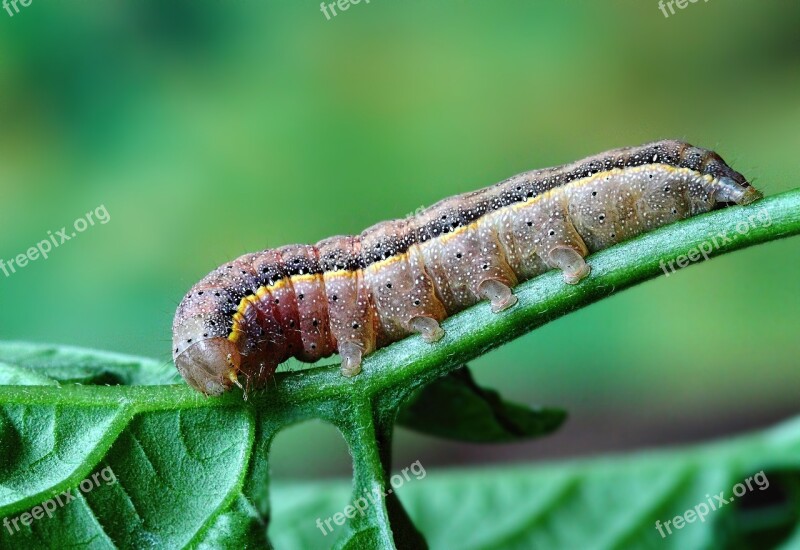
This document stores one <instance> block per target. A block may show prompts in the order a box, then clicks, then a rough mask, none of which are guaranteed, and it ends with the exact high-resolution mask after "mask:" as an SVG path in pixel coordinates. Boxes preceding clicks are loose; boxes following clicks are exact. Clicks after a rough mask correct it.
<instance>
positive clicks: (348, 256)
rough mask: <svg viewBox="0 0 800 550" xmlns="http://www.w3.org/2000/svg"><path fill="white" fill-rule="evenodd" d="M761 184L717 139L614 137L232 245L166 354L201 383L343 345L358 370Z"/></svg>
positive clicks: (219, 384) (179, 321) (179, 315)
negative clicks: (544, 163) (263, 246)
mask: <svg viewBox="0 0 800 550" xmlns="http://www.w3.org/2000/svg"><path fill="white" fill-rule="evenodd" d="M761 197H762V194H761V193H760V192H759V191H757V190H756V189H755V188H753V187H752V186H751V185H750V184H749V183H748V181H747V180H746V179H745V178H744V176H742V175H741V174H740V173H738V172H736V171H734V170H733V169H732V168H731V167H729V166H728V165H727V164H726V163H725V161H723V160H722V158H721V157H720V156H719V155H718V154H716V153H714V152H713V151H710V150H707V149H702V148H699V147H694V146H692V145H689V144H688V143H683V142H679V141H672V140H667V141H659V142H654V143H649V144H646V145H642V146H639V147H627V148H622V149H615V150H612V151H608V152H605V153H601V154H599V155H595V156H591V157H588V158H586V159H583V160H579V161H577V162H574V163H572V164H566V165H563V166H558V167H554V168H545V169H539V170H533V171H530V172H525V173H522V174H519V175H516V176H513V177H511V178H509V179H507V180H504V181H502V182H500V183H497V184H495V185H493V186H490V187H487V188H485V189H481V190H479V191H474V192H471V193H465V194H462V195H457V196H454V197H451V198H448V199H444V200H442V201H440V202H438V203H436V204H435V205H433V206H431V207H429V208H426V209H424V210H422V211H419V212H418V213H417V214H415V215H413V216H411V217H408V218H406V219H398V220H391V221H386V222H382V223H379V224H377V225H374V226H372V227H370V228H368V229H366V230H365V231H363V232H362V233H361V234H360V235H356V236H336V237H331V238H328V239H324V240H322V241H320V242H318V243H317V244H316V245H300V244H298V245H289V246H284V247H281V248H277V249H273V250H264V251H262V252H256V253H254V254H247V255H244V256H241V257H240V258H237V259H235V260H233V261H231V262H229V263H226V264H225V265H222V266H221V267H219V268H217V269H216V270H214V271H212V272H211V273H209V274H208V275H207V276H206V277H204V278H203V279H202V280H201V281H200V282H198V283H197V284H196V285H195V286H194V287H192V289H191V290H189V292H188V294H186V296H185V297H184V298H183V300H182V301H181V303H180V305H179V306H178V309H177V311H176V314H175V319H174V322H173V358H174V361H175V365H176V367H177V369H178V371H179V372H180V374H181V375H182V376H183V378H184V379H185V380H186V381H187V382H188V383H189V384H190V385H191V386H192V387H194V388H195V389H197V390H198V391H200V392H202V393H204V394H206V395H220V394H222V393H223V392H225V391H226V390H229V389H230V388H231V387H232V386H233V385H234V384H235V385H237V386H239V387H242V386H241V383H240V380H239V379H240V377H242V378H244V379H245V382H246V387H245V388H244V389H245V395H246V392H247V390H248V389H249V388H251V387H262V386H263V385H264V384H265V383H266V381H267V380H268V379H269V377H270V376H272V375H273V373H274V372H275V370H276V368H277V367H278V365H279V364H280V363H282V362H284V361H285V360H287V359H288V358H290V357H296V358H298V359H299V360H301V361H305V362H314V361H317V360H318V359H320V358H324V357H328V356H330V355H332V354H334V353H337V352H338V353H339V355H340V357H341V360H342V363H341V371H342V374H344V375H345V376H354V375H356V374H358V373H359V372H360V370H361V362H362V359H363V357H364V356H366V355H368V354H369V353H372V352H373V351H375V350H376V349H379V348H381V347H384V346H387V345H389V344H390V343H392V342H395V341H397V340H400V339H402V338H405V337H406V336H409V335H411V334H420V335H421V337H422V338H423V339H424V340H425V341H427V342H435V341H437V340H439V339H440V338H441V337H442V336H443V334H444V332H443V330H442V328H441V326H440V322H441V321H442V320H443V319H445V318H446V317H448V316H450V315H453V314H454V313H456V312H458V311H461V310H463V309H465V308H467V307H469V306H471V305H473V304H475V303H477V302H478V301H481V300H488V301H489V302H490V305H491V310H492V311H493V312H494V313H498V314H499V313H501V312H502V311H504V310H506V309H508V308H510V307H513V306H514V304H515V303H516V302H517V298H516V297H515V296H514V292H513V288H514V286H516V285H517V284H518V283H520V282H521V281H525V280H527V279H530V278H532V277H535V276H537V275H539V274H541V273H544V272H545V271H548V270H550V269H560V270H561V271H562V273H563V278H564V281H565V283H567V284H578V283H579V282H580V281H581V280H582V279H583V278H585V277H586V276H588V275H589V273H590V266H589V265H588V264H587V263H586V261H585V260H584V258H585V257H586V256H587V255H589V254H591V253H592V252H595V251H598V250H601V249H604V248H607V247H609V246H612V245H614V244H616V243H619V242H622V241H625V240H627V239H630V238H632V237H634V236H636V235H639V234H641V233H643V232H646V231H650V230H652V229H654V228H657V227H660V226H663V225H666V224H669V223H672V222H674V221H676V220H680V219H683V218H687V217H690V216H694V215H697V214H700V213H703V212H707V211H710V210H712V209H714V208H718V207H723V206H726V205H730V204H732V203H736V204H749V203H751V202H753V201H754V200H757V199H759V198H761Z"/></svg>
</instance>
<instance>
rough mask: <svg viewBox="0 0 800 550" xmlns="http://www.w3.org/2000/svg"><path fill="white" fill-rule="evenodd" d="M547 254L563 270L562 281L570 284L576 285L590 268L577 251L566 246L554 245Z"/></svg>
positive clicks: (587, 273)
mask: <svg viewBox="0 0 800 550" xmlns="http://www.w3.org/2000/svg"><path fill="white" fill-rule="evenodd" d="M548 256H549V258H550V261H551V262H552V263H553V264H555V265H556V266H557V267H558V268H559V269H560V270H561V271H563V272H564V281H565V282H566V283H567V284H570V285H577V284H578V283H579V282H581V280H583V279H584V278H585V277H586V276H588V275H589V272H590V271H591V270H592V268H591V267H589V264H587V263H586V261H585V260H584V259H583V257H582V256H581V255H580V254H579V253H578V251H577V250H574V249H572V248H570V247H568V246H556V247H555V248H553V249H552V250H550V252H549V253H548Z"/></svg>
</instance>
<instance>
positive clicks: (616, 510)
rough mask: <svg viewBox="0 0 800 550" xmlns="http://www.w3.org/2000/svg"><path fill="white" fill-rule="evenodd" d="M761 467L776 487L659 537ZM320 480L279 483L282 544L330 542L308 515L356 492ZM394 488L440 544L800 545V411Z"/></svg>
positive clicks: (685, 549) (681, 548)
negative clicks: (667, 445)
mask: <svg viewBox="0 0 800 550" xmlns="http://www.w3.org/2000/svg"><path fill="white" fill-rule="evenodd" d="M762 470H763V471H764V472H765V476H766V480H767V481H768V484H769V486H768V487H766V488H765V489H764V490H761V489H760V487H762V486H764V483H763V482H762V483H761V484H760V485H759V483H758V482H757V481H756V480H752V481H751V487H752V488H753V490H752V491H747V492H746V494H745V495H744V496H743V497H742V498H740V499H735V500H734V501H733V502H731V503H729V504H727V505H724V506H722V507H720V508H718V509H717V510H711V509H709V512H708V514H707V515H706V516H705V517H704V521H702V522H700V521H698V520H697V519H695V520H694V521H693V522H692V523H687V524H685V525H684V526H683V527H682V528H681V529H675V528H673V527H671V531H672V534H670V533H669V532H668V531H667V530H666V528H663V527H662V531H663V532H664V535H665V536H664V537H663V538H662V536H661V535H660V534H659V531H658V529H657V528H656V521H660V522H661V524H662V525H663V524H664V523H665V522H666V521H668V520H670V521H672V520H674V518H675V517H676V516H678V515H682V514H684V513H685V512H686V511H687V510H690V509H691V510H694V509H695V507H696V506H698V505H701V504H702V503H707V502H708V499H709V497H707V496H706V495H709V496H710V497H711V499H712V502H716V499H715V498H714V495H716V494H718V493H719V492H720V491H724V495H723V497H724V498H725V499H726V500H727V499H728V498H729V497H730V496H731V495H732V491H733V488H734V486H735V485H736V484H737V483H744V482H745V480H746V479H747V478H749V477H753V476H754V475H756V474H758V472H761V471H762ZM312 487H313V486H312V485H310V484H306V485H288V484H282V485H276V486H275V487H274V488H273V491H274V497H275V499H276V500H278V501H283V502H289V503H291V509H290V510H289V511H288V512H287V513H285V514H283V515H281V516H280V517H278V518H276V520H275V523H273V525H272V527H271V532H272V533H275V534H276V543H277V545H278V547H280V548H282V549H294V548H298V549H299V548H308V547H309V546H310V547H314V546H315V545H316V546H322V545H323V543H324V540H325V539H324V537H322V535H321V534H320V533H319V531H317V532H316V533H314V524H313V522H310V521H307V520H305V519H303V520H301V518H308V517H323V518H325V517H328V516H330V515H331V514H332V513H334V512H335V511H337V508H336V507H334V504H335V505H336V506H339V507H340V506H341V502H343V501H344V500H345V499H346V498H347V494H348V492H349V487H348V485H347V484H346V483H344V482H342V483H340V484H338V485H337V484H327V485H325V486H324V489H323V488H322V487H321V488H320V489H321V490H319V491H314V490H312ZM745 487H746V486H745ZM397 493H398V494H399V496H400V500H402V502H403V504H404V505H405V507H406V508H407V509H408V510H409V514H410V515H411V518H412V519H413V521H414V523H415V524H416V525H417V526H418V527H419V529H420V530H421V531H422V533H423V534H424V535H425V537H426V539H427V540H428V542H429V544H430V547H431V548H432V549H434V550H435V549H447V548H459V549H463V550H470V549H475V550H477V549H487V550H488V549H497V548H503V549H505V548H521V549H522V548H547V549H548V550H559V549H565V550H572V549H575V548H581V549H601V548H624V549H638V548H655V549H659V550H670V549H675V550H695V549H696V550H700V549H715V548H725V547H734V546H735V544H736V543H739V544H741V547H745V548H767V547H774V548H786V549H789V548H797V546H796V541H797V540H798V538H799V537H800V418H798V419H796V420H793V421H791V422H788V423H786V424H784V425H781V426H778V427H777V428H774V429H771V430H767V431H765V432H764V433H761V434H755V435H751V436H747V437H743V438H740V439H736V440H733V441H727V442H722V443H716V444H711V445H702V446H698V447H695V448H687V449H682V450H678V451H662V452H656V453H652V452H651V453H638V454H634V455H630V456H625V457H606V458H602V459H595V460H588V461H571V462H562V463H560V464H545V465H540V466H533V467H532V466H514V467H509V466H504V467H502V468H489V469H486V468H484V469H480V470H472V471H470V470H461V471H454V472H450V473H443V474H437V473H428V474H427V475H426V476H424V477H421V478H420V479H416V478H414V477H412V478H411V480H410V481H408V482H406V483H405V484H404V485H403V486H402V487H400V488H399V489H398V491H397ZM709 508H710V507H709ZM700 510H701V511H703V510H702V508H701V509H700ZM670 525H672V524H670ZM277 534H280V535H279V536H278V535H277ZM315 537H316V538H315ZM792 537H794V538H793V539H792ZM315 541H316V542H315ZM768 541H772V542H773V543H774V545H770V546H768V545H767V544H766V543H767V542H768ZM792 541H794V542H792Z"/></svg>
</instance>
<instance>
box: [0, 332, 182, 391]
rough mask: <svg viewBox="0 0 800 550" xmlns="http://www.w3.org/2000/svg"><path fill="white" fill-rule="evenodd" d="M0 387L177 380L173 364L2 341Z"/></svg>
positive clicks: (149, 383) (60, 347) (74, 349)
mask: <svg viewBox="0 0 800 550" xmlns="http://www.w3.org/2000/svg"><path fill="white" fill-rule="evenodd" d="M0 361H2V362H0V385H8V386H13V385H27V386H49V385H58V384H87V385H112V386H114V385H152V384H170V383H174V382H175V381H176V376H175V370H174V368H173V367H172V364H171V363H170V364H161V363H159V362H158V361H153V360H151V359H142V358H139V357H131V356H127V355H121V354H117V353H108V352H100V351H94V350H92V351H88V350H84V349H80V348H71V347H67V346H47V345H41V344H29V343H24V342H0Z"/></svg>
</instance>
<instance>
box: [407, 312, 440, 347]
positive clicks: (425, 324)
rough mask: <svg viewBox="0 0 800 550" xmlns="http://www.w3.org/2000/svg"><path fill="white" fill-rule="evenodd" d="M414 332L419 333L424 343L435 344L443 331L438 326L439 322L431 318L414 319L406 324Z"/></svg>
mask: <svg viewBox="0 0 800 550" xmlns="http://www.w3.org/2000/svg"><path fill="white" fill-rule="evenodd" d="M408 326H409V327H411V329H412V330H413V331H414V332H419V333H420V335H421V336H422V339H423V340H425V341H426V342H430V343H433V342H437V341H439V340H441V339H442V337H443V336H444V329H442V327H441V326H439V321H437V320H436V319H433V318H432V317H414V318H412V319H411V321H409V322H408Z"/></svg>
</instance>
